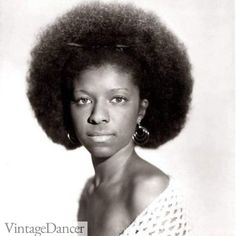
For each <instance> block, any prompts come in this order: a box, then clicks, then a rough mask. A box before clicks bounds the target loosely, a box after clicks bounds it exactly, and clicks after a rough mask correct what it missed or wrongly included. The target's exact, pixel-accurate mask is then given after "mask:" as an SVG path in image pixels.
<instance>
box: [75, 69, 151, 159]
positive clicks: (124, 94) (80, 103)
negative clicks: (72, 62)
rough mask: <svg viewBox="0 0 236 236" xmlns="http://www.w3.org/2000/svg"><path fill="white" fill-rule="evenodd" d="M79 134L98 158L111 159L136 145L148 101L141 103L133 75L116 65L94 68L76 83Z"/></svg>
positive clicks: (87, 71) (77, 129)
mask: <svg viewBox="0 0 236 236" xmlns="http://www.w3.org/2000/svg"><path fill="white" fill-rule="evenodd" d="M73 85H74V92H73V97H74V99H73V101H72V102H71V115H72V120H73V124H74V128H75V134H76V136H77V138H78V140H79V141H80V143H81V144H82V145H84V146H85V148H86V149H87V150H88V151H89V152H90V153H91V155H92V156H94V157H105V158H106V157H110V156H112V155H114V154H115V153H116V152H118V151H119V150H120V149H122V148H123V147H125V146H126V145H128V144H130V142H132V135H133V133H134V131H135V127H136V124H137V120H138V119H140V120H141V119H142V118H143V116H144V115H145V110H146V108H147V106H148V101H147V100H146V99H145V100H140V98H139V89H138V87H137V86H136V85H135V84H134V83H133V80H132V75H131V73H128V72H125V71H122V70H121V69H119V68H118V67H116V66H114V65H109V64H106V65H102V66H99V67H90V68H88V69H85V70H84V71H82V72H81V73H80V75H79V76H78V78H75V80H74V83H73Z"/></svg>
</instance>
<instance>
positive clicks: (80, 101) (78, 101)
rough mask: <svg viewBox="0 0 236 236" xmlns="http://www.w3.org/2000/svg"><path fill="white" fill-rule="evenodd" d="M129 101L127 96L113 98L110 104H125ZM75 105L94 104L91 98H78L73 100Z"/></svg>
mask: <svg viewBox="0 0 236 236" xmlns="http://www.w3.org/2000/svg"><path fill="white" fill-rule="evenodd" d="M128 101H129V100H128V98H127V97H125V96H120V95H119V96H113V97H112V98H111V99H110V100H109V102H110V103H111V104H125V103H127V102H128ZM72 102H73V103H75V104H77V105H82V106H83V105H89V104H92V103H94V101H93V99H92V98H90V97H83V96H82V97H78V98H76V99H73V101H72Z"/></svg>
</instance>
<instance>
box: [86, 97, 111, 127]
mask: <svg viewBox="0 0 236 236" xmlns="http://www.w3.org/2000/svg"><path fill="white" fill-rule="evenodd" d="M109 121H110V117H109V112H108V110H107V108H106V104H103V103H101V102H96V103H95V105H94V107H93V110H92V112H91V115H90V116H89V118H88V123H90V124H102V123H108V122H109Z"/></svg>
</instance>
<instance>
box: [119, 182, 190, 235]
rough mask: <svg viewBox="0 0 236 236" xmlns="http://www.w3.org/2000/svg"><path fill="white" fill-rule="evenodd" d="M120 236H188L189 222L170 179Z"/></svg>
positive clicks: (173, 183) (174, 185)
mask: <svg viewBox="0 0 236 236" xmlns="http://www.w3.org/2000/svg"><path fill="white" fill-rule="evenodd" d="M120 236H190V227H189V222H188V219H187V217H186V213H185V211H184V207H183V204H182V201H181V198H180V194H178V191H177V187H176V184H175V181H174V180H173V179H172V178H170V182H169V185H168V187H167V188H166V189H165V190H164V191H163V192H162V193H161V194H160V195H159V196H158V198H156V199H155V200H154V201H153V202H152V203H151V204H149V205H148V206H147V207H146V208H145V209H144V210H143V211H142V212H141V213H140V214H139V215H138V216H137V217H136V218H135V220H134V221H133V222H132V223H131V224H130V225H129V226H128V227H127V228H126V229H125V230H124V231H123V232H122V233H121V234H120Z"/></svg>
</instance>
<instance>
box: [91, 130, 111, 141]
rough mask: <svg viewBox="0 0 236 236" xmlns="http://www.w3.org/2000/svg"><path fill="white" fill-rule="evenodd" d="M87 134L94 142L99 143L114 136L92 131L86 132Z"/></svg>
mask: <svg viewBox="0 0 236 236" xmlns="http://www.w3.org/2000/svg"><path fill="white" fill-rule="evenodd" d="M88 136H89V138H90V139H91V140H93V141H94V142H98V143H100V142H107V141H109V140H110V139H111V138H112V137H113V136H114V134H111V133H100V132H94V133H88Z"/></svg>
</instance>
